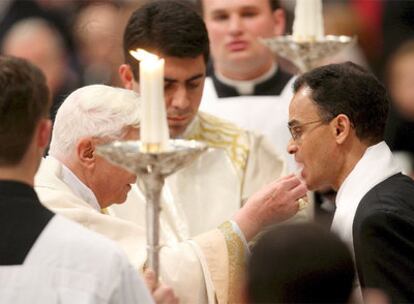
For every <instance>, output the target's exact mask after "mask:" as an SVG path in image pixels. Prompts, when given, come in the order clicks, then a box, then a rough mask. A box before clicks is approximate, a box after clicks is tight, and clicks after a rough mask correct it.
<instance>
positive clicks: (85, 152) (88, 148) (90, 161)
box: [76, 137, 96, 167]
mask: <svg viewBox="0 0 414 304" xmlns="http://www.w3.org/2000/svg"><path fill="white" fill-rule="evenodd" d="M76 156H77V158H78V160H79V163H80V164H81V165H82V166H85V167H93V166H95V161H96V155H95V144H94V142H93V140H92V138H90V137H85V138H81V139H80V140H79V141H78V143H77V144H76Z"/></svg>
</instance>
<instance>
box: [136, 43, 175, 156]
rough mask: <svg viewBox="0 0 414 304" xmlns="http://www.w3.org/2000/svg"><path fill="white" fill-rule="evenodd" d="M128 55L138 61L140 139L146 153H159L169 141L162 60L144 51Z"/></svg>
mask: <svg viewBox="0 0 414 304" xmlns="http://www.w3.org/2000/svg"><path fill="white" fill-rule="evenodd" d="M130 53H131V55H132V56H134V57H135V58H136V59H138V60H139V61H140V65H139V88H140V94H141V102H142V107H141V109H142V113H141V123H140V139H141V142H142V143H143V147H144V149H145V150H146V151H147V152H160V151H163V150H165V149H166V148H167V144H168V139H169V132H168V123H167V115H166V110H165V101H164V59H159V58H158V57H157V56H156V55H154V54H151V53H148V52H146V51H144V50H137V51H131V52H130Z"/></svg>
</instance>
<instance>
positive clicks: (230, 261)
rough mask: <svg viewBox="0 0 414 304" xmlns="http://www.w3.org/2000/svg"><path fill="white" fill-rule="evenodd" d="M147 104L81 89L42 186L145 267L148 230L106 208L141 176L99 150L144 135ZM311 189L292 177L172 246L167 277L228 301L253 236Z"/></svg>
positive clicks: (56, 136) (51, 203)
mask: <svg viewBox="0 0 414 304" xmlns="http://www.w3.org/2000/svg"><path fill="white" fill-rule="evenodd" d="M139 102H140V99H139V97H138V96H137V95H136V93H134V92H132V91H129V90H125V89H119V88H111V87H108V86H103V85H93V86H87V87H84V88H81V89H78V90H77V91H75V92H73V93H72V94H71V95H70V96H69V97H68V98H67V99H66V100H65V101H64V102H63V104H62V106H61V108H60V109H59V110H58V112H57V115H56V120H55V125H54V129H53V134H52V140H51V145H50V151H49V156H48V157H47V158H46V159H44V160H43V162H42V164H41V167H40V170H39V172H38V175H37V177H36V181H35V187H36V191H37V193H38V195H39V197H40V200H41V201H42V202H43V203H44V204H45V205H46V206H47V207H49V208H51V209H52V210H54V211H55V212H57V213H60V214H62V215H64V216H67V217H69V218H71V219H73V220H75V221H77V222H79V223H81V224H82V225H84V226H86V227H88V228H89V229H92V230H94V231H96V232H99V233H101V234H103V235H105V236H107V237H109V238H111V239H113V240H115V241H117V242H118V243H119V244H120V245H121V247H122V248H123V249H124V251H125V252H126V254H127V255H128V256H129V258H130V260H131V262H132V263H133V264H134V265H135V266H136V267H137V269H139V270H142V269H143V268H144V263H145V261H146V250H145V233H144V232H145V231H144V229H145V228H144V227H140V226H138V225H136V224H134V223H132V222H128V221H125V220H122V219H119V218H116V217H113V216H110V215H108V214H104V213H102V212H101V209H102V208H106V207H108V206H110V205H111V204H117V203H122V202H124V201H125V199H126V196H127V193H128V192H129V190H130V188H131V186H130V184H132V183H134V182H135V180H136V176H135V175H133V174H131V173H129V172H127V171H126V170H123V169H120V168H118V167H116V166H114V165H112V164H110V163H109V162H107V161H106V160H104V159H103V158H101V157H100V156H98V155H97V154H96V145H98V144H101V143H105V142H109V141H112V140H115V139H121V140H122V139H136V138H137V136H138V131H137V130H138V129H137V128H138V127H139V116H140V111H139V110H140V107H139ZM305 193H306V187H305V186H304V184H303V183H302V182H301V181H300V180H299V179H297V178H296V177H295V176H293V175H291V176H287V177H285V178H282V179H280V180H278V181H275V182H273V183H271V184H269V185H267V186H265V187H264V188H263V189H262V190H260V191H259V192H258V193H256V194H254V195H253V196H252V197H251V198H250V199H249V200H248V201H247V203H246V204H245V205H244V207H243V208H242V209H240V210H239V211H238V212H237V213H236V214H235V215H234V217H233V218H232V219H231V220H230V221H227V222H225V223H224V224H222V225H221V226H220V227H219V228H217V229H213V230H211V231H207V232H205V233H203V234H202V235H197V236H195V237H193V238H192V239H191V240H187V241H183V242H177V243H176V244H169V245H168V246H164V247H163V248H162V249H161V279H162V280H163V281H164V282H165V283H166V284H168V285H170V286H172V287H173V289H174V291H175V293H176V294H177V296H178V297H179V299H180V301H181V302H182V303H215V302H216V299H219V301H218V302H219V303H222V302H223V303H224V302H228V300H229V299H230V298H231V297H232V294H234V293H235V292H237V291H238V290H239V289H240V279H241V278H240V272H241V270H242V269H243V268H242V266H243V263H244V259H245V257H246V252H247V250H248V249H247V246H246V245H245V242H248V241H250V240H251V239H252V238H254V237H255V236H256V235H257V234H258V233H259V232H260V231H261V230H262V229H263V228H265V227H266V226H268V225H270V224H273V223H275V222H278V221H282V220H284V219H287V218H290V217H291V216H293V215H294V214H295V213H296V212H297V210H298V208H299V206H298V203H297V199H299V198H300V197H302V196H304V195H305ZM223 204H225V202H223ZM207 207H208V206H206V208H207ZM189 290H191V292H188V291H189Z"/></svg>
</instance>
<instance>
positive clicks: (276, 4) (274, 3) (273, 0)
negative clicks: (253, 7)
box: [196, 0, 281, 15]
mask: <svg viewBox="0 0 414 304" xmlns="http://www.w3.org/2000/svg"><path fill="white" fill-rule="evenodd" d="M223 1H225V0H223ZM196 5H197V9H198V11H199V12H200V14H201V15H203V14H204V8H203V0H196ZM269 5H270V8H271V9H272V11H273V12H274V11H275V10H277V9H279V8H281V6H280V1H279V0H269Z"/></svg>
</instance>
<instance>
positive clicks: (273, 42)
mask: <svg viewBox="0 0 414 304" xmlns="http://www.w3.org/2000/svg"><path fill="white" fill-rule="evenodd" d="M260 41H261V42H262V43H263V44H264V45H266V46H267V47H269V48H270V49H271V50H272V51H273V52H274V53H276V54H277V55H278V56H281V57H284V58H286V59H288V60H290V61H292V62H293V63H294V64H295V65H296V66H297V67H298V68H299V70H300V71H301V72H302V73H304V72H307V71H309V70H311V69H313V68H315V67H317V65H318V62H319V61H320V60H322V59H323V58H327V57H330V56H332V55H335V54H336V53H338V52H339V51H341V50H343V49H344V48H345V47H347V46H349V45H350V44H352V43H355V41H356V38H355V37H349V36H333V35H327V36H324V37H323V38H322V39H318V40H312V41H296V40H295V39H293V37H292V36H290V35H289V36H278V37H273V38H262V39H260Z"/></svg>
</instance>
